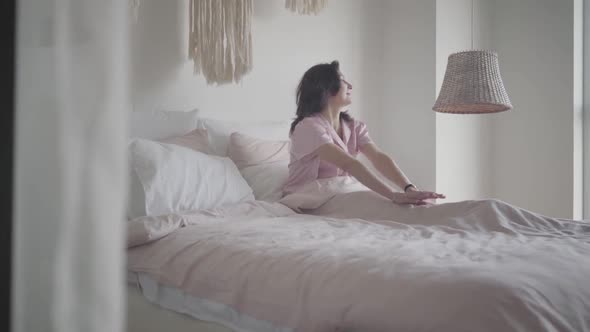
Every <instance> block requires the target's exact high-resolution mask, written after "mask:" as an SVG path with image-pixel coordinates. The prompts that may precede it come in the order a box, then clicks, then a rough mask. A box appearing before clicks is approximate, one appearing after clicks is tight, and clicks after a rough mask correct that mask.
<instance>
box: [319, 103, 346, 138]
mask: <svg viewBox="0 0 590 332" xmlns="http://www.w3.org/2000/svg"><path fill="white" fill-rule="evenodd" d="M342 111H343V110H342V108H330V107H327V108H326V109H324V110H323V111H322V112H321V115H322V116H323V117H324V118H325V119H326V120H328V122H329V123H330V125H332V127H334V130H336V131H337V132H338V130H339V129H340V113H341V112H342Z"/></svg>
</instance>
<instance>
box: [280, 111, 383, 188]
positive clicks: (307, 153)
mask: <svg viewBox="0 0 590 332" xmlns="http://www.w3.org/2000/svg"><path fill="white" fill-rule="evenodd" d="M340 121H341V126H342V136H343V137H342V138H341V137H340V136H339V135H338V133H336V130H334V127H332V126H331V125H330V123H329V122H328V120H327V119H325V118H324V117H323V116H322V115H320V114H318V115H313V116H310V117H307V118H305V119H303V120H301V122H299V123H298V124H297V126H295V130H294V131H293V133H292V134H291V151H290V152H291V160H290V163H289V178H288V180H287V182H286V184H285V187H284V189H283V191H284V193H285V194H288V193H292V192H295V191H297V188H298V187H300V186H302V185H304V184H306V183H308V182H311V181H314V180H317V179H323V178H329V177H334V176H345V175H348V174H347V173H346V172H344V171H343V170H341V169H340V168H338V167H336V166H334V165H332V164H330V163H328V162H326V161H321V160H320V158H319V156H318V154H317V149H318V148H319V147H320V146H322V145H324V144H326V143H334V144H336V145H337V146H338V147H340V148H341V149H342V150H344V151H346V152H348V153H349V154H350V155H352V156H354V157H356V155H357V154H358V153H359V151H360V147H361V146H363V145H365V144H367V143H372V140H371V138H370V137H369V132H368V130H367V126H366V125H365V124H364V123H363V122H361V121H358V120H353V121H350V122H346V121H344V120H340Z"/></svg>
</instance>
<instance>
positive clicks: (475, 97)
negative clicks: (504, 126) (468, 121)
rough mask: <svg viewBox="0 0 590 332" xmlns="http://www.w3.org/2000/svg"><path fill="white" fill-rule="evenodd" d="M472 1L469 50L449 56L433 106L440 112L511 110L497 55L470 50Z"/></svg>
mask: <svg viewBox="0 0 590 332" xmlns="http://www.w3.org/2000/svg"><path fill="white" fill-rule="evenodd" d="M473 16H474V14H473V0H472V1H471V49H472V50H470V51H463V52H458V53H453V54H451V55H449V58H448V63H447V69H446V72H445V77H444V80H443V83H442V86H441V89H440V92H439V95H438V98H437V99H436V102H435V103H434V106H433V107H432V109H433V110H434V111H436V112H440V113H455V114H484V113H496V112H503V111H508V110H511V109H512V104H511V103H510V98H508V93H507V92H506V89H505V88H504V83H503V82H502V76H501V75H500V66H499V64H498V54H497V53H496V52H492V51H486V50H473Z"/></svg>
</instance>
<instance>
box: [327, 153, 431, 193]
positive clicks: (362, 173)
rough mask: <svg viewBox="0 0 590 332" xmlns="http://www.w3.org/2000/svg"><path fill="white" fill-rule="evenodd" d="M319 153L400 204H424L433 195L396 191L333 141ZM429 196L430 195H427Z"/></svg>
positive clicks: (372, 188)
mask: <svg viewBox="0 0 590 332" xmlns="http://www.w3.org/2000/svg"><path fill="white" fill-rule="evenodd" d="M317 154H318V156H319V157H320V159H321V160H323V161H326V162H329V163H331V164H333V165H335V166H336V167H338V168H340V169H342V170H344V171H345V172H347V173H349V174H350V175H352V176H354V177H355V178H356V179H357V180H359V182H361V183H362V184H364V185H365V186H367V187H368V188H369V189H371V190H373V191H374V192H376V193H378V194H380V195H382V196H384V197H386V198H387V199H389V200H391V201H393V202H395V203H399V204H424V199H427V198H431V197H424V198H423V197H421V196H420V195H418V196H416V197H410V196H409V195H406V194H404V193H400V192H395V191H393V190H392V189H391V188H389V186H387V185H386V184H384V183H383V182H381V181H380V180H379V179H378V178H377V177H376V176H375V175H374V174H373V173H371V171H370V170H369V169H368V168H367V167H366V166H365V165H363V163H361V162H360V161H358V160H357V159H356V158H354V157H352V156H351V155H349V154H348V153H346V152H345V151H344V150H342V149H341V148H339V147H338V146H336V145H335V144H333V143H326V144H323V145H321V146H320V147H319V148H318V149H317ZM427 196H429V195H427Z"/></svg>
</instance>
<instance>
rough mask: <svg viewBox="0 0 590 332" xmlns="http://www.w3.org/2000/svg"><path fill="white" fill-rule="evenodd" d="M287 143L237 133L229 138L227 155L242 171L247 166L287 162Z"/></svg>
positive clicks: (288, 144) (288, 145) (288, 146)
mask: <svg viewBox="0 0 590 332" xmlns="http://www.w3.org/2000/svg"><path fill="white" fill-rule="evenodd" d="M290 144H291V142H289V141H270V140H263V139H258V138H254V137H252V136H248V135H244V134H242V133H239V132H234V133H232V134H231V135H230V137H229V146H228V150H227V154H228V156H229V158H230V159H231V160H233V162H234V163H235V164H236V166H238V169H243V168H245V167H249V166H256V165H261V164H269V163H275V162H279V161H282V162H288V161H289V157H290V156H289V148H290Z"/></svg>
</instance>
